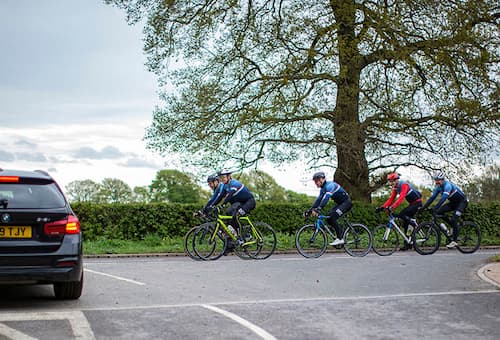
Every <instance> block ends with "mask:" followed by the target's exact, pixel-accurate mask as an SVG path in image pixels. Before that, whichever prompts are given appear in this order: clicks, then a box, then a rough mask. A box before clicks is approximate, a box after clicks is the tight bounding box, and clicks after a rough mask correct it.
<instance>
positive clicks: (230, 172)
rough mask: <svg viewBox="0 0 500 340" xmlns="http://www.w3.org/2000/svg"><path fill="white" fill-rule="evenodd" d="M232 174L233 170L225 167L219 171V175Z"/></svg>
mask: <svg viewBox="0 0 500 340" xmlns="http://www.w3.org/2000/svg"><path fill="white" fill-rule="evenodd" d="M231 174H232V171H231V170H229V169H226V168H224V169H222V170H221V171H219V173H218V174H217V175H218V176H222V175H231Z"/></svg>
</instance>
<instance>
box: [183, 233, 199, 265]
mask: <svg viewBox="0 0 500 340" xmlns="http://www.w3.org/2000/svg"><path fill="white" fill-rule="evenodd" d="M198 228H199V226H196V227H192V228H191V229H189V230H188V232H187V233H186V235H184V252H185V253H186V254H187V255H188V256H189V257H190V258H192V259H193V260H198V261H199V260H201V258H200V257H199V256H198V255H196V253H195V251H194V249H193V236H194V233H195V231H196V229H198Z"/></svg>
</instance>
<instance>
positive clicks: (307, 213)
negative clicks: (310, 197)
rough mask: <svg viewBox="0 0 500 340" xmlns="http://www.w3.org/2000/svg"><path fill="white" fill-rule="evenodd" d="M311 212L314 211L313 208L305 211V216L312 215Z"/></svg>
mask: <svg viewBox="0 0 500 340" xmlns="http://www.w3.org/2000/svg"><path fill="white" fill-rule="evenodd" d="M311 212H312V210H311V209H309V210H306V211H304V214H303V216H304V218H308V217H309V215H311Z"/></svg>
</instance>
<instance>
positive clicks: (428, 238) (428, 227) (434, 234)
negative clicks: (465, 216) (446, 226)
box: [411, 222, 441, 255]
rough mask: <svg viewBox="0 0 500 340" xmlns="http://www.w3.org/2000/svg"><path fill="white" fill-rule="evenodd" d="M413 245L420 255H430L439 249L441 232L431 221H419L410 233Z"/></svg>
mask: <svg viewBox="0 0 500 340" xmlns="http://www.w3.org/2000/svg"><path fill="white" fill-rule="evenodd" d="M411 238H412V241H413V247H414V248H415V250H416V251H417V253H419V254H420V255H431V254H434V253H435V252H436V250H438V249H439V245H440V244H441V232H440V231H439V229H438V228H437V227H436V225H435V224H434V223H432V222H423V223H420V224H419V225H418V226H417V227H416V228H415V229H414V230H413V233H412V235H411Z"/></svg>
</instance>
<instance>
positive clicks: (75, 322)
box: [0, 311, 95, 340]
mask: <svg viewBox="0 0 500 340" xmlns="http://www.w3.org/2000/svg"><path fill="white" fill-rule="evenodd" d="M31 320H36V321H39V320H68V321H69V323H70V325H71V329H72V330H73V335H74V336H75V338H76V339H82V340H95V336H94V333H93V332H92V328H91V327H90V324H89V322H88V320H87V318H86V317H85V315H83V313H82V312H80V311H76V312H75V311H62V312H33V313H0V322H5V321H31ZM0 325H1V324H0ZM16 332H17V333H19V334H20V335H22V334H23V333H20V332H18V331H16ZM0 334H1V335H6V336H8V337H10V334H5V333H3V329H2V328H0ZM12 338H13V339H18V337H17V335H16V336H13V337H12ZM19 339H33V338H31V337H28V336H27V335H26V337H25V338H22V337H19Z"/></svg>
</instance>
